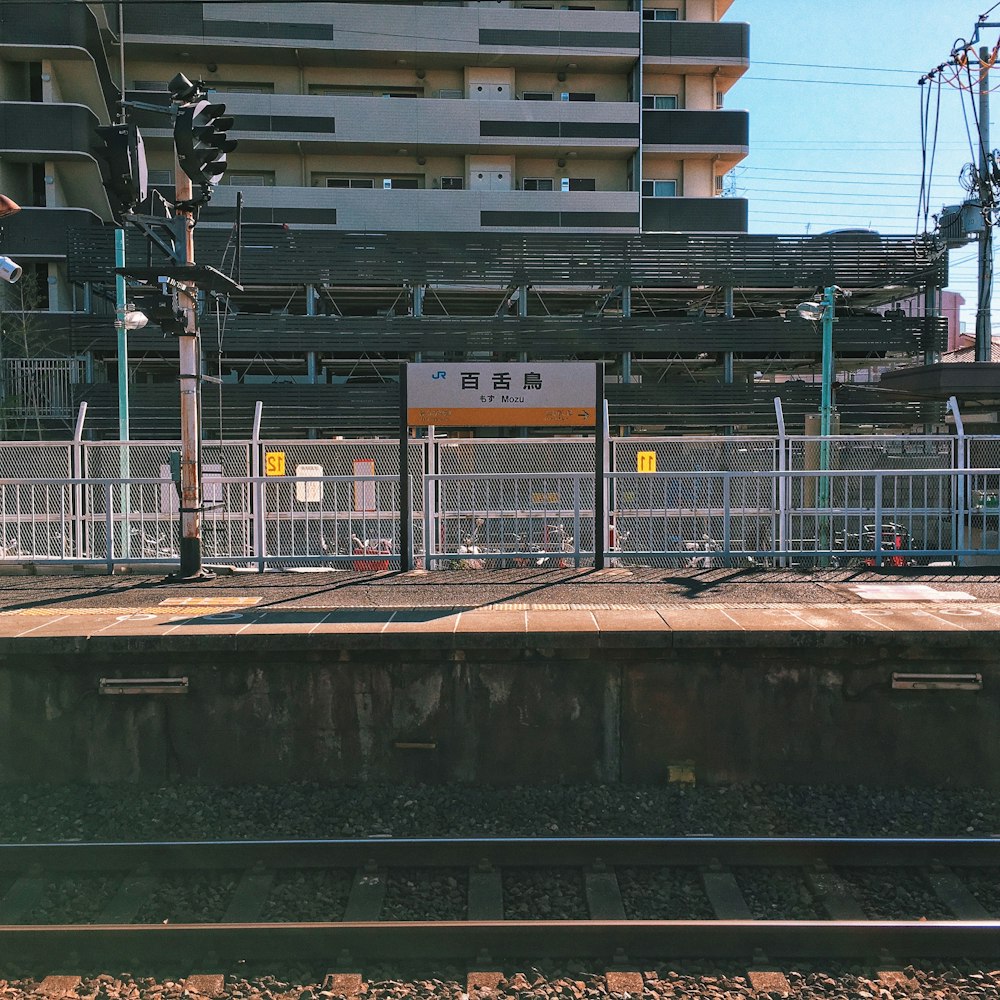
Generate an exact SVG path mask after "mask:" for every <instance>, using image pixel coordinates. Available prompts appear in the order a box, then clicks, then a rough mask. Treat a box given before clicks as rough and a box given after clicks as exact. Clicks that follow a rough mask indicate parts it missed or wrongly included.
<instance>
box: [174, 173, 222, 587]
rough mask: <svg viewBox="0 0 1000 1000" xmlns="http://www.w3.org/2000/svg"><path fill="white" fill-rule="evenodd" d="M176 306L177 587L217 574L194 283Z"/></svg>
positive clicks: (179, 184)
mask: <svg viewBox="0 0 1000 1000" xmlns="http://www.w3.org/2000/svg"><path fill="white" fill-rule="evenodd" d="M174 177H175V184H176V192H177V194H176V199H177V203H178V205H181V206H189V205H190V203H191V199H192V196H193V190H192V184H191V178H190V177H188V176H187V174H185V173H184V171H183V170H181V168H180V164H179V163H177V162H176V160H175V162H174ZM177 216H178V218H181V219H183V220H184V258H185V259H184V263H185V264H186V265H187V266H189V267H190V266H193V264H194V262H195V261H194V224H195V219H194V212H193V211H192V210H191V208H190V207H183V208H178V210H177ZM178 305H179V306H180V308H182V309H183V310H184V315H185V318H186V321H185V324H184V333H183V334H182V335H181V336H180V337H179V338H178V353H179V355H180V358H179V361H180V389H181V468H180V480H181V481H180V488H181V504H180V514H181V545H180V556H181V565H180V570H179V571H178V572H177V573H176V574H175V575H174V576H173V577H172V578H171V579H172V580H173V581H175V582H179V583H197V582H199V581H201V580H212V579H214V578H215V574H214V573H212V572H211V571H208V570H206V569H205V568H204V567H203V566H202V564H201V515H202V489H201V337H200V335H199V330H198V288H197V286H196V285H195V284H194V282H187V283H185V284H184V285H183V286H182V287H181V288H180V289H178Z"/></svg>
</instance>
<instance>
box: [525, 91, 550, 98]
mask: <svg viewBox="0 0 1000 1000" xmlns="http://www.w3.org/2000/svg"><path fill="white" fill-rule="evenodd" d="M521 100H522V101H551V100H552V94H550V93H548V92H547V91H544V90H525V91H522V93H521Z"/></svg>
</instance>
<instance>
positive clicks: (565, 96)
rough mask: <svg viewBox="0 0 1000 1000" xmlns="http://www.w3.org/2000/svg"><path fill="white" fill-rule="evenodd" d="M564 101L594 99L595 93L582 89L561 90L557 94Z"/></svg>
mask: <svg viewBox="0 0 1000 1000" xmlns="http://www.w3.org/2000/svg"><path fill="white" fill-rule="evenodd" d="M559 96H560V97H561V98H562V100H564V101H596V100H597V94H591V93H587V92H585V91H582V90H571V91H568V92H567V91H563V92H562V94H560V95H559Z"/></svg>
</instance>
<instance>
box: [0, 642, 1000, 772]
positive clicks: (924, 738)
mask: <svg viewBox="0 0 1000 1000" xmlns="http://www.w3.org/2000/svg"><path fill="white" fill-rule="evenodd" d="M382 638H383V641H380V642H374V643H373V642H372V640H371V637H363V636H322V637H318V636H314V637H304V636H287V635H285V636H281V635H278V636H259V637H255V638H254V639H253V640H252V641H246V642H245V643H242V644H241V643H238V642H234V640H233V639H232V637H230V638H229V639H228V640H224V639H222V638H219V637H208V638H200V639H199V640H198V641H197V642H196V641H194V640H193V639H191V638H184V637H177V638H176V639H174V640H170V639H169V638H157V637H139V638H128V639H124V638H123V639H118V640H112V639H107V640H104V641H100V640H98V639H95V638H91V639H89V640H84V639H71V638H66V639H55V638H53V639H48V640H46V639H38V640H35V641H34V642H24V641H22V642H20V643H16V644H14V643H12V644H9V645H7V646H6V647H5V648H3V649H0V713H2V718H3V719H4V725H3V727H2V729H0V783H4V784H10V783H18V782H64V781H82V782H104V781H122V780H124V781H134V782H163V781H167V780H177V781H203V782H222V783H239V782H247V783H249V782H266V783H274V782H285V781H302V780H310V781H329V782H337V783H344V782H357V781H373V782H393V781H400V782H402V781H407V782H411V781H425V782H439V781H458V782H483V783H498V784H512V783H543V782H549V783H551V782H574V783H575V782H617V781H622V782H627V783H649V782H663V781H668V780H671V779H678V778H681V779H683V778H686V777H690V776H692V775H693V776H694V777H695V778H696V779H697V780H698V781H700V782H708V783H714V782H731V781H761V782H792V783H795V782H843V783H850V784H855V783H867V784H885V785H897V784H900V785H920V784H933V785H953V786H962V785H979V786H990V787H1000V711H998V708H1000V706H998V700H1000V663H998V656H997V648H998V638H1000V635H998V634H997V633H995V632H992V631H990V632H978V633H962V634H958V633H954V632H939V633H934V632H931V633H926V632H922V633H912V634H907V633H898V632H897V633H893V634H886V635H882V634H874V635H873V634H872V633H864V634H860V633H859V634H852V633H816V632H810V633H805V632H801V633H796V632H788V631H781V632H777V631H776V632H773V633H770V632H754V633H739V634H736V633H724V634H723V633H716V634H714V635H713V634H712V633H707V632H691V633H674V634H662V633H650V634H647V635H642V634H629V633H621V634H619V635H617V636H614V637H609V636H604V637H600V638H598V637H593V636H579V635H573V634H565V633H563V634H558V635H556V634H553V635H551V636H525V635H513V636H508V635H499V634H498V635H473V636H455V637H452V636H414V637H412V638H407V637H405V636H394V637H393V636H385V637H382ZM893 671H904V672H935V673H980V674H982V675H983V689H982V690H981V691H978V692H972V691H919V692H904V691H894V690H892V688H891V677H892V673H893ZM136 676H143V677H159V676H175V677H179V676H186V677H188V678H189V682H190V688H189V693H187V694H183V695H128V696H110V695H102V694H99V682H100V679H101V678H102V677H136Z"/></svg>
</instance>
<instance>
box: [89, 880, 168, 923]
mask: <svg viewBox="0 0 1000 1000" xmlns="http://www.w3.org/2000/svg"><path fill="white" fill-rule="evenodd" d="M155 888H156V876H155V875H152V874H150V871H149V869H148V868H147V867H146V866H145V865H141V866H140V867H138V868H137V869H136V870H135V871H134V872H133V873H132V874H131V875H129V876H128V877H127V878H125V879H124V880H123V881H122V883H121V885H119V886H118V891H117V892H116V893H115V894H114V896H112V897H111V899H110V900H109V901H108V904H107V905H106V906H105V907H104V909H103V910H101V915H100V917H98V923H101V924H130V923H132V921H133V920H135V918H136V914H138V912H139V911H140V910H141V909H142V907H143V905H144V904H145V903H146V901H147V900H148V899H149V898H150V896H152V895H153V890H154V889H155Z"/></svg>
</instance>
